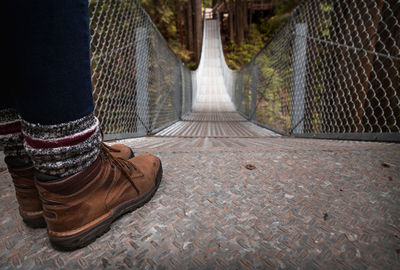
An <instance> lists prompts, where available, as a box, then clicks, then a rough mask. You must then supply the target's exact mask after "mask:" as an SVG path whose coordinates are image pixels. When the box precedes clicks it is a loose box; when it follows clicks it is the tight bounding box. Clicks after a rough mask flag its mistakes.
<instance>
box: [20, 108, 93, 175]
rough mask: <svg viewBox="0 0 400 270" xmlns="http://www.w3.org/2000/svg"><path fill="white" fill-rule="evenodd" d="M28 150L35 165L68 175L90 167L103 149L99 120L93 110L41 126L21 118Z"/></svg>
mask: <svg viewBox="0 0 400 270" xmlns="http://www.w3.org/2000/svg"><path fill="white" fill-rule="evenodd" d="M22 132H23V134H24V137H25V149H26V151H27V152H28V154H29V155H30V156H31V158H32V160H33V164H34V166H35V168H36V169H37V170H38V171H39V172H42V173H44V174H48V175H52V176H58V177H66V176H69V175H72V174H74V173H77V172H79V171H81V170H83V169H85V168H86V167H89V166H90V165H91V164H92V163H93V162H94V161H95V160H96V158H97V156H98V154H99V152H100V142H101V133H100V128H99V121H98V119H97V118H96V117H95V116H94V114H93V113H91V114H89V115H87V116H85V117H83V118H81V119H78V120H75V121H71V122H68V123H62V124H57V125H40V124H33V123H29V122H27V121H25V120H22Z"/></svg>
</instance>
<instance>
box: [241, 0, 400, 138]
mask: <svg viewBox="0 0 400 270" xmlns="http://www.w3.org/2000/svg"><path fill="white" fill-rule="evenodd" d="M399 10H400V1H398V0H377V1H363V0H350V1H331V0H326V1H319V0H306V1H302V3H301V5H299V6H298V7H297V8H296V9H295V11H294V12H293V13H292V16H291V17H290V19H289V22H288V23H287V24H286V25H285V26H284V27H283V28H282V29H281V30H280V31H279V32H278V33H277V34H276V35H275V36H274V37H273V38H272V39H271V40H270V41H269V42H268V44H267V45H266V46H265V47H264V48H263V49H262V50H261V51H260V52H259V53H258V54H257V56H255V57H254V58H253V60H252V61H251V62H250V63H249V64H247V65H246V66H245V67H243V68H242V70H240V72H239V74H237V83H236V90H235V93H234V95H233V98H234V101H235V105H236V107H237V108H238V110H239V111H241V112H242V113H243V114H244V115H246V117H247V118H248V119H252V120H253V119H254V121H257V122H259V123H263V124H265V125H267V126H270V127H273V128H275V129H280V130H282V131H284V132H285V133H286V134H290V133H295V134H297V135H301V134H307V136H310V134H315V136H317V137H318V136H320V134H326V135H322V137H329V134H332V138H336V137H337V134H338V133H343V134H347V133H352V134H353V135H352V136H354V134H359V136H358V139H365V138H367V139H368V136H363V134H367V133H375V134H376V137H377V139H378V140H379V139H380V138H381V139H382V140H385V138H387V137H388V136H387V134H392V136H390V137H392V138H394V139H395V140H397V141H400V92H399V89H400V38H399V36H400V12H399ZM344 137H346V136H344Z"/></svg>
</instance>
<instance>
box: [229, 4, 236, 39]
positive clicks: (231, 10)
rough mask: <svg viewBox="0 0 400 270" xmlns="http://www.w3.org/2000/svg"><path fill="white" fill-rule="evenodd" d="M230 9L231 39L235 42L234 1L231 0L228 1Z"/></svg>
mask: <svg viewBox="0 0 400 270" xmlns="http://www.w3.org/2000/svg"><path fill="white" fill-rule="evenodd" d="M228 10H229V39H230V41H231V42H232V43H233V42H235V27H234V18H233V14H234V2H233V0H230V1H229V3H228Z"/></svg>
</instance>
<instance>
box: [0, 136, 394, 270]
mask: <svg viewBox="0 0 400 270" xmlns="http://www.w3.org/2000/svg"><path fill="white" fill-rule="evenodd" d="M123 142H124V143H127V144H129V145H131V146H134V147H135V149H136V152H138V153H141V152H151V153H154V154H156V155H158V156H159V157H160V158H161V159H162V162H163V166H164V169H165V172H164V178H163V181H162V183H161V186H160V189H159V190H158V192H157V193H156V195H155V197H154V198H153V199H152V200H151V201H150V203H148V204H147V205H145V206H144V207H142V208H140V209H138V210H137V211H135V212H133V213H130V214H127V215H125V216H123V217H122V218H120V219H119V220H118V221H116V222H115V223H114V224H113V225H112V228H111V230H110V231H109V232H107V233H106V234H105V235H103V236H102V237H101V238H99V239H98V240H97V241H96V242H94V243H93V244H91V245H89V246H88V247H86V248H83V249H80V250H77V251H74V252H57V251H54V250H53V249H52V248H51V246H50V244H49V241H48V240H47V237H46V230H44V229H35V230H34V229H29V228H27V227H26V226H25V225H24V224H23V222H22V220H21V218H20V217H19V215H18V213H17V203H16V201H15V198H14V190H13V187H12V184H11V179H10V176H9V174H8V173H7V172H6V171H5V170H4V164H3V165H2V166H1V167H2V170H1V172H0V178H1V180H0V188H1V191H2V194H1V196H0V212H1V221H0V268H1V269H16V268H19V269H55V268H66V269H99V268H105V269H128V268H134V269H322V268H323V269H367V268H368V269H399V267H400V257H399V256H400V255H399V253H400V250H399V249H400V155H399V153H400V145H398V144H383V143H382V144H381V143H368V142H343V141H328V140H312V139H308V140H307V139H289V138H284V137H275V138H267V137H265V138H210V137H199V138H177V137H174V138H171V137H147V138H138V139H131V140H125V141H123ZM249 164H251V165H253V166H254V167H255V169H253V170H249V169H247V168H246V165H249ZM247 167H248V168H250V169H251V168H252V167H251V166H247Z"/></svg>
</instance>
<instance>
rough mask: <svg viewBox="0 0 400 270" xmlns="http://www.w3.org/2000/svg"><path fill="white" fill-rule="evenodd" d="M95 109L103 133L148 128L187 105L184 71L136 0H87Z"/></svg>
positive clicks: (161, 123)
mask: <svg viewBox="0 0 400 270" xmlns="http://www.w3.org/2000/svg"><path fill="white" fill-rule="evenodd" d="M89 16H90V34H91V62H92V82H93V94H94V100H95V104H96V108H95V113H96V115H97V117H98V118H99V119H100V122H101V125H102V129H103V132H104V133H105V134H106V135H105V138H106V139H118V138H126V137H132V136H143V135H146V134H151V133H154V132H156V131H157V130H160V129H162V128H163V127H166V126H168V125H170V124H172V123H174V122H175V121H177V120H179V119H180V117H181V115H182V114H184V113H186V112H188V111H190V109H191V102H192V82H191V74H190V71H189V70H188V69H187V68H186V67H185V66H184V65H183V63H182V62H181V61H180V60H179V59H178V57H177V56H176V55H175V54H174V52H173V51H172V50H171V49H170V47H169V46H168V44H167V42H166V41H165V39H164V38H163V37H162V35H161V34H160V33H159V31H158V30H157V28H156V27H155V26H154V24H153V23H152V21H151V19H150V18H149V16H148V15H147V13H146V12H145V11H144V10H143V9H142V7H141V6H140V5H139V3H138V1H137V0H125V1H111V0H90V1H89Z"/></svg>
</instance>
